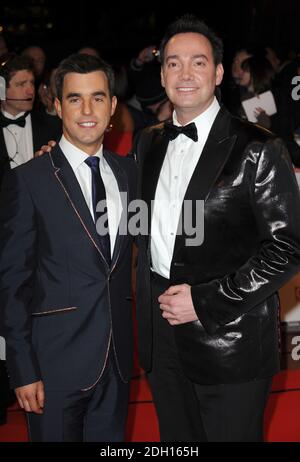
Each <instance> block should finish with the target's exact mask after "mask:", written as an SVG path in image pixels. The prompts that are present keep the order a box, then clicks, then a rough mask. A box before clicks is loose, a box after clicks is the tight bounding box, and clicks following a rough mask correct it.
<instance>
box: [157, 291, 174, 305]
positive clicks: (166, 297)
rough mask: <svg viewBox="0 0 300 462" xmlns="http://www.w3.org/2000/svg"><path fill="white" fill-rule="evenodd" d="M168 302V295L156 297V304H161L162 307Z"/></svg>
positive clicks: (169, 299) (169, 298)
mask: <svg viewBox="0 0 300 462" xmlns="http://www.w3.org/2000/svg"><path fill="white" fill-rule="evenodd" d="M170 301H171V297H170V295H165V294H163V295H160V296H159V297H158V302H159V303H162V304H163V305H168V304H169V303H170Z"/></svg>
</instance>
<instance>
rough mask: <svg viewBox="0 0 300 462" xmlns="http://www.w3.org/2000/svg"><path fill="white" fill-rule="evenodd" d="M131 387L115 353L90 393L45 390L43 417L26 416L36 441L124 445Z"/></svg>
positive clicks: (30, 435) (110, 357) (31, 433)
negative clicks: (119, 370) (117, 366)
mask: <svg viewBox="0 0 300 462" xmlns="http://www.w3.org/2000/svg"><path fill="white" fill-rule="evenodd" d="M128 399H129V384H128V383H124V382H122V381H121V379H120V376H119V373H118V371H117V369H116V365H115V360H114V357H113V354H112V353H111V352H110V355H109V359H108V363H107V365H106V369H105V371H104V373H103V375H102V377H101V379H100V380H99V382H98V383H97V384H96V385H95V386H94V387H93V388H92V389H91V390H88V391H81V390H77V391H70V392H66V391H61V392H60V391H51V390H47V389H46V390H45V407H44V413H43V414H42V415H38V414H34V413H27V420H28V429H29V437H30V440H31V441H33V442H49V441H50V442H91V441H92V442H122V441H124V433H125V425H126V417H127V410H128Z"/></svg>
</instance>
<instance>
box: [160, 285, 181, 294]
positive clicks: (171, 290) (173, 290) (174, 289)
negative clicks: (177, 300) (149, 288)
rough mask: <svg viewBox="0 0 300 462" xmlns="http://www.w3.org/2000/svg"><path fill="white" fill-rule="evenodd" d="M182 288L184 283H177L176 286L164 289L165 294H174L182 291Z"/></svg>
mask: <svg viewBox="0 0 300 462" xmlns="http://www.w3.org/2000/svg"><path fill="white" fill-rule="evenodd" d="M183 289H184V284H180V285H177V286H170V287H169V288H168V289H167V290H166V291H165V295H176V294H178V293H179V292H182V290H183Z"/></svg>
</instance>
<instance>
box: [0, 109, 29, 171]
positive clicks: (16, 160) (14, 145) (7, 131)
mask: <svg viewBox="0 0 300 462" xmlns="http://www.w3.org/2000/svg"><path fill="white" fill-rule="evenodd" d="M2 112H3V114H4V115H5V117H7V118H8V119H12V120H14V119H18V118H19V117H21V116H22V115H23V114H24V112H20V113H19V114H18V115H16V116H13V115H11V114H9V113H8V112H6V111H2ZM3 135H4V140H5V144H6V149H7V152H8V156H9V158H10V167H11V168H15V167H18V165H22V164H24V163H25V162H27V161H28V160H30V159H32V158H33V154H34V153H33V140H32V126H31V116H30V114H28V115H27V117H26V123H25V126H24V127H20V126H19V125H14V124H12V125H9V126H8V127H4V128H3Z"/></svg>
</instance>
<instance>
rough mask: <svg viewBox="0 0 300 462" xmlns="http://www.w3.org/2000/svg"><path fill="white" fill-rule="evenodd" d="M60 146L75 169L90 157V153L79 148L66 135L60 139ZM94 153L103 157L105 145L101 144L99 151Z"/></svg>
mask: <svg viewBox="0 0 300 462" xmlns="http://www.w3.org/2000/svg"><path fill="white" fill-rule="evenodd" d="M59 147H60V149H61V150H62V152H63V153H64V155H65V156H66V158H67V161H68V162H69V164H70V165H71V167H72V169H73V170H76V169H77V168H78V167H79V166H80V165H81V164H83V162H84V161H85V160H86V159H87V158H88V157H90V156H89V155H88V154H86V153H85V152H83V151H81V149H79V148H77V147H76V146H75V145H74V144H72V143H70V141H68V140H67V139H66V138H65V136H64V135H63V136H62V137H61V139H60V142H59ZM94 155H95V156H96V157H99V159H101V157H102V155H103V145H101V147H100V149H99V151H98V152H96V154H94Z"/></svg>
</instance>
